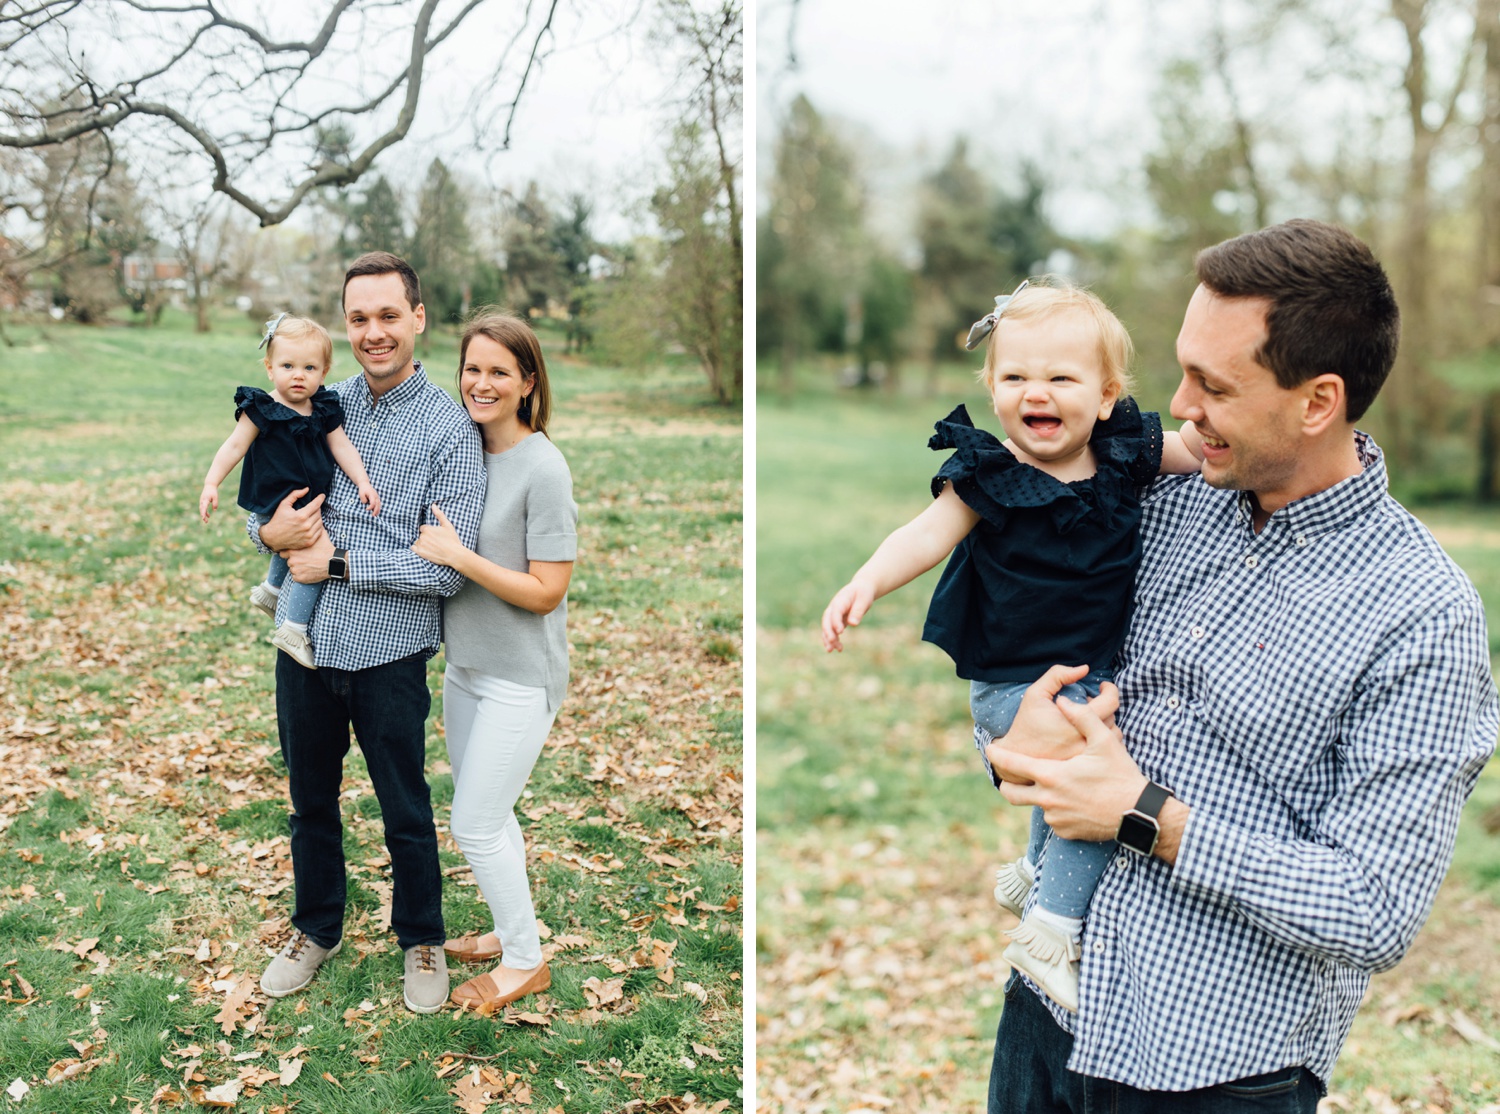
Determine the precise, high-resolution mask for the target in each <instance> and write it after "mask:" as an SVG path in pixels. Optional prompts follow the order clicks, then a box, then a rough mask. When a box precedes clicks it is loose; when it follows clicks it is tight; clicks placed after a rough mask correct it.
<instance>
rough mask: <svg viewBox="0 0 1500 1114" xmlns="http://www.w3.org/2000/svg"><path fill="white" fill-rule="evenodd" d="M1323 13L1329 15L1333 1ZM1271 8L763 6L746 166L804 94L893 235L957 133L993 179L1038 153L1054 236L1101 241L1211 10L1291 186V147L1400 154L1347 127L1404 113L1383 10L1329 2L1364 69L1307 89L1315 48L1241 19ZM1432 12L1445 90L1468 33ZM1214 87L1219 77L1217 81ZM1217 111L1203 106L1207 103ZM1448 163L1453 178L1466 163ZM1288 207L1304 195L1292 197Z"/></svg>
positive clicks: (1167, 1) (1244, 94) (1137, 184)
mask: <svg viewBox="0 0 1500 1114" xmlns="http://www.w3.org/2000/svg"><path fill="white" fill-rule="evenodd" d="M1327 7H1328V8H1329V10H1330V15H1331V14H1332V9H1333V7H1335V5H1327ZM1265 9H1266V5H1264V4H1262V3H1259V2H1257V0H1216V2H1215V3H1211V4H1205V3H1202V2H1201V0H1151V2H1148V0H1007V2H1005V3H995V2H993V0H938V2H929V3H926V4H914V3H912V2H911V0H802V2H801V3H800V4H797V5H795V6H794V5H793V4H792V3H791V0H761V2H760V3H759V5H758V13H759V14H758V20H759V22H758V27H757V51H758V54H757V59H756V76H757V80H758V86H757V89H756V111H757V171H758V173H759V174H760V175H761V177H762V179H764V177H765V176H766V175H767V174H769V172H770V170H771V143H772V140H773V139H774V136H775V133H776V130H777V127H778V125H779V123H780V121H781V120H782V119H783V118H784V113H785V109H786V106H787V105H788V104H790V102H791V101H792V99H793V98H794V97H795V96H796V95H797V94H798V93H805V94H806V95H807V97H808V98H809V100H811V102H812V103H813V105H814V107H816V108H817V109H818V110H819V111H820V112H821V113H823V114H824V115H825V116H831V117H836V118H837V119H838V120H840V121H842V122H843V131H844V134H845V135H846V136H852V137H853V138H854V140H855V147H856V150H857V152H858V154H859V155H860V156H861V157H862V160H863V167H864V171H865V174H866V176H867V181H868V182H869V183H870V185H871V187H872V191H873V198H872V208H873V220H874V222H875V224H876V227H877V228H879V229H881V230H882V231H885V232H887V233H888V234H890V235H891V236H892V237H899V236H900V235H902V234H903V232H902V230H903V229H909V227H910V211H909V210H910V208H911V206H912V204H913V202H914V199H915V197H916V193H917V191H916V188H915V187H916V184H917V182H918V181H919V180H920V178H921V177H922V176H923V175H924V174H926V173H928V172H930V171H931V170H932V169H933V168H934V167H936V166H937V165H938V164H939V163H940V162H941V160H942V159H943V157H944V156H945V155H946V154H947V152H948V151H949V149H950V148H951V145H952V142H953V138H954V137H955V136H956V135H959V134H963V135H966V136H967V137H968V138H969V140H970V150H971V158H972V159H973V161H974V162H975V163H976V164H978V165H979V166H980V167H981V168H982V169H983V170H984V171H985V172H986V173H987V174H988V175H989V176H990V177H991V178H992V179H993V180H996V181H998V182H1000V183H1002V184H1006V185H1013V184H1015V183H1016V182H1017V181H1018V179H1017V177H1016V174H1015V171H1016V168H1017V166H1018V165H1019V163H1020V162H1021V160H1023V159H1030V160H1031V161H1033V162H1035V163H1037V164H1038V165H1039V166H1040V167H1041V168H1042V169H1043V172H1044V174H1045V176H1046V179H1047V182H1048V194H1047V201H1046V204H1047V208H1048V215H1049V217H1050V218H1051V219H1052V221H1053V223H1054V224H1055V225H1056V226H1057V227H1058V228H1059V229H1061V230H1062V231H1063V232H1065V233H1070V234H1076V235H1100V234H1106V233H1108V232H1111V231H1113V230H1115V229H1116V228H1118V227H1119V226H1120V225H1122V224H1126V223H1137V222H1141V221H1146V220H1150V219H1151V217H1152V213H1151V210H1150V208H1149V205H1148V204H1147V199H1146V197H1145V191H1144V185H1145V183H1144V176H1143V172H1142V166H1143V161H1144V158H1145V156H1146V155H1147V154H1148V152H1150V151H1151V150H1152V149H1153V147H1154V146H1155V145H1156V142H1157V138H1156V136H1157V133H1156V123H1155V111H1154V110H1155V107H1156V104H1157V98H1158V97H1159V95H1160V94H1159V88H1160V75H1161V74H1162V72H1163V70H1164V68H1165V67H1166V65H1167V64H1168V63H1169V62H1171V61H1173V60H1176V59H1180V58H1184V57H1192V58H1199V59H1201V58H1202V57H1203V56H1204V54H1205V44H1206V43H1207V42H1208V38H1209V27H1210V25H1211V24H1212V23H1213V22H1214V21H1215V20H1219V21H1222V25H1223V27H1224V29H1225V34H1226V38H1227V40H1228V41H1229V42H1230V44H1231V45H1232V47H1233V49H1234V51H1235V56H1234V80H1235V84H1236V95H1237V96H1238V97H1239V98H1240V100H1241V103H1242V106H1243V107H1244V108H1245V109H1246V111H1247V112H1248V114H1249V116H1250V118H1251V119H1252V120H1254V121H1255V124H1256V126H1257V129H1258V135H1259V138H1260V139H1261V140H1263V141H1266V142H1265V143H1264V145H1263V146H1261V147H1260V148H1258V152H1257V154H1258V158H1259V159H1260V160H1261V161H1262V163H1263V169H1266V170H1267V171H1268V173H1269V174H1271V175H1272V176H1273V180H1278V181H1281V182H1285V181H1286V177H1285V167H1286V165H1288V163H1289V161H1290V160H1291V159H1293V158H1294V157H1295V155H1296V154H1297V152H1298V151H1299V150H1301V151H1307V150H1314V151H1316V150H1317V149H1318V148H1320V147H1321V148H1323V149H1325V150H1326V149H1329V148H1331V147H1333V146H1334V145H1336V144H1337V143H1339V142H1341V141H1349V142H1353V143H1355V144H1356V145H1358V144H1361V143H1364V144H1373V145H1374V146H1375V147H1376V148H1378V149H1381V150H1384V151H1386V152H1387V153H1388V154H1389V155H1390V157H1391V158H1393V159H1399V158H1400V157H1401V154H1400V150H1401V148H1400V146H1399V144H1400V142H1401V133H1400V130H1399V128H1398V129H1396V132H1395V135H1394V142H1392V143H1388V142H1386V137H1385V136H1381V137H1379V138H1378V139H1371V138H1369V137H1367V136H1366V135H1365V134H1363V133H1361V132H1355V131H1351V122H1356V124H1357V126H1358V127H1369V126H1370V125H1369V123H1368V122H1369V121H1370V120H1371V119H1374V118H1376V117H1379V116H1380V115H1381V114H1382V113H1384V114H1385V115H1386V116H1387V117H1388V118H1390V119H1394V120H1397V121H1398V122H1399V120H1400V118H1401V112H1402V106H1401V104H1400V101H1399V98H1398V83H1399V80H1400V73H1401V65H1402V58H1403V57H1404V50H1405V47H1404V44H1403V42H1402V39H1401V34H1400V32H1399V30H1398V29H1397V28H1396V26H1395V22H1394V20H1392V19H1391V18H1390V14H1389V11H1388V9H1386V8H1385V7H1384V5H1382V4H1378V3H1370V4H1360V3H1358V2H1352V3H1349V4H1346V5H1344V7H1343V8H1341V9H1339V10H1340V11H1342V12H1343V17H1342V21H1340V20H1335V23H1336V24H1337V25H1338V26H1339V27H1340V30H1341V31H1343V32H1344V33H1345V34H1350V35H1355V36H1357V38H1356V39H1355V40H1354V45H1353V47H1352V48H1351V49H1350V51H1349V52H1348V56H1347V57H1345V58H1344V59H1342V60H1341V63H1340V64H1341V65H1344V66H1350V65H1355V66H1363V67H1364V68H1365V69H1367V70H1368V71H1369V74H1370V75H1371V76H1370V78H1369V80H1366V81H1353V80H1345V79H1341V78H1338V77H1336V76H1332V75H1331V74H1329V73H1324V74H1323V76H1322V77H1320V78H1318V79H1317V81H1318V83H1317V84H1316V86H1310V85H1308V84H1307V82H1308V81H1309V80H1311V79H1310V78H1309V76H1308V75H1312V74H1315V73H1317V72H1319V71H1320V70H1327V69H1328V68H1329V67H1328V66H1327V65H1326V64H1325V63H1326V61H1327V57H1328V55H1327V45H1326V43H1325V42H1324V41H1323V40H1322V39H1320V38H1319V37H1318V36H1316V35H1314V34H1311V33H1307V32H1306V31H1305V29H1300V30H1299V28H1304V25H1299V24H1297V23H1295V22H1293V21H1291V20H1290V19H1288V20H1285V21H1284V22H1283V33H1282V34H1281V35H1279V36H1278V37H1277V39H1276V40H1275V45H1274V46H1273V47H1271V48H1269V49H1267V50H1265V51H1263V52H1262V51H1260V50H1259V48H1257V47H1255V46H1254V45H1253V44H1252V43H1251V40H1252V39H1253V37H1254V36H1253V34H1252V33H1251V31H1250V28H1251V27H1252V26H1253V24H1254V23H1255V22H1256V21H1259V20H1261V19H1263V18H1264V17H1265V14H1266V12H1265ZM794 10H795V13H796V15H795V23H794V24H792V22H791V20H792V13H793V11H794ZM1433 18H1434V20H1435V21H1436V22H1437V23H1438V26H1437V28H1436V29H1435V31H1434V32H1433V33H1432V34H1431V35H1429V36H1428V38H1427V42H1426V45H1427V48H1428V51H1429V62H1430V66H1431V71H1432V79H1433V81H1434V85H1435V87H1436V88H1437V89H1438V90H1440V91H1441V90H1443V89H1445V88H1446V84H1447V83H1448V82H1449V81H1450V80H1451V76H1450V75H1451V74H1452V73H1454V72H1456V71H1457V68H1458V67H1457V62H1456V53H1455V50H1454V47H1455V45H1462V44H1464V43H1466V42H1467V37H1466V36H1467V33H1468V32H1467V26H1468V25H1467V24H1466V23H1465V20H1464V18H1463V13H1462V12H1450V13H1448V14H1447V15H1446V16H1444V17H1443V19H1442V20H1439V19H1438V16H1434V17H1433ZM1447 24H1451V25H1452V26H1446V25H1447ZM793 54H794V55H795V64H792V60H791V56H792V55H793ZM1351 60H1352V62H1351ZM1211 92H1212V93H1213V94H1215V95H1217V94H1218V93H1219V87H1218V86H1217V85H1216V84H1213V83H1211ZM1217 103H1219V102H1217V101H1214V100H1212V99H1210V100H1209V101H1208V102H1207V111H1210V112H1212V111H1214V110H1215V109H1214V105H1215V104H1217ZM1409 134H1410V133H1409V131H1408V132H1407V133H1406V135H1407V137H1408V138H1409ZM1450 161H1452V160H1450ZM1453 169H1454V172H1455V173H1457V172H1460V171H1462V170H1463V159H1462V158H1460V159H1458V160H1456V162H1455V164H1454V168H1453ZM1278 174H1280V175H1281V178H1280V179H1276V178H1275V177H1274V176H1275V175H1278ZM1283 200H1284V201H1285V203H1286V204H1288V205H1289V206H1292V207H1295V205H1296V204H1297V203H1298V202H1297V199H1296V197H1295V196H1294V195H1293V194H1292V193H1291V191H1290V190H1286V191H1283ZM1290 215H1294V214H1293V213H1291V212H1286V213H1281V212H1278V213H1274V214H1273V217H1274V219H1283V218H1284V217H1286V216H1290Z"/></svg>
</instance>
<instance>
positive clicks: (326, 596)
mask: <svg viewBox="0 0 1500 1114" xmlns="http://www.w3.org/2000/svg"><path fill="white" fill-rule="evenodd" d="M329 389H330V390H332V391H334V392H336V393H337V394H338V396H339V401H340V402H341V403H342V404H343V407H344V432H345V433H347V434H348V435H349V440H350V441H352V442H353V443H354V447H355V448H356V449H358V450H359V456H360V459H361V460H362V461H364V465H365V471H367V472H369V473H370V482H371V483H373V484H374V485H375V490H376V491H378V492H379V493H380V514H379V515H378V516H372V515H371V514H370V509H369V508H368V507H366V506H365V505H364V504H363V503H361V502H360V501H359V492H358V491H357V490H356V489H355V486H354V483H353V481H351V480H350V479H349V477H348V476H346V475H344V473H343V470H342V469H335V470H334V473H333V487H332V488H331V489H330V491H329V493H328V498H327V500H326V501H325V502H324V503H323V528H324V529H325V530H326V531H327V532H328V537H329V538H330V539H331V540H332V542H333V544H334V545H335V546H336V547H338V548H340V549H347V550H348V551H349V580H348V582H347V583H346V582H344V581H342V580H328V581H324V582H323V591H322V593H321V594H320V595H319V597H318V609H317V611H316V612H315V613H314V614H313V619H312V622H311V623H310V624H309V625H308V638H309V639H310V640H311V642H312V645H313V655H314V657H315V658H316V659H317V662H318V665H320V666H328V667H332V668H335V669H368V668H370V667H371V666H375V665H384V664H385V663H387V662H392V661H396V660H398V659H400V658H404V657H409V656H411V655H413V654H423V655H425V656H427V657H431V656H432V655H433V654H435V653H437V650H438V646H439V645H440V644H441V642H442V639H443V612H442V599H443V597H444V596H451V595H453V593H455V592H457V591H458V590H459V588H460V587H462V586H463V582H464V581H463V577H462V576H460V575H459V574H458V573H457V572H455V571H454V570H453V569H449V568H444V567H442V566H441V565H434V564H432V563H431V562H429V561H425V560H423V559H422V558H421V557H418V556H417V555H416V554H415V553H413V552H412V551H411V545H412V543H413V542H415V541H416V540H417V533H418V531H419V529H420V528H421V526H422V524H423V523H432V524H436V522H437V518H436V517H435V516H434V515H433V514H432V511H431V507H432V505H433V504H434V503H436V504H437V505H438V506H439V507H441V508H442V510H443V513H444V514H445V515H447V516H448V520H449V521H450V522H452V523H453V527H454V529H456V530H457V531H458V535H459V537H460V538H462V539H463V542H464V544H465V545H467V546H468V547H469V548H471V549H472V548H474V546H475V545H476V544H477V543H478V539H479V517H480V514H481V513H482V512H483V510H484V483H485V473H484V463H483V457H482V455H481V453H480V448H479V432H478V430H477V429H476V428H475V426H474V423H473V422H472V421H470V419H469V416H468V414H466V413H465V412H464V410H463V408H462V407H460V406H459V405H458V404H457V403H456V402H454V401H453V399H452V398H451V397H450V396H449V395H448V393H447V392H446V391H444V390H443V389H442V388H441V387H438V386H435V385H434V384H432V383H430V382H428V380H427V376H426V374H425V373H424V372H423V370H422V365H421V364H420V363H418V364H417V370H416V373H415V374H413V375H412V376H411V377H409V378H408V379H406V380H405V381H404V382H402V383H400V384H398V385H397V386H395V387H392V388H391V389H390V390H388V391H386V392H385V394H383V395H381V396H380V398H379V399H378V400H377V399H376V398H375V396H374V395H372V394H371V393H370V388H369V384H367V383H366V382H365V377H364V376H363V375H356V376H354V377H353V378H352V379H346V380H344V381H343V382H342V383H335V384H333V385H332V387H330V388H329ZM248 528H249V530H250V535H251V537H252V538H254V539H255V540H256V543H257V544H259V528H258V526H257V524H256V521H255V519H254V517H252V518H251V519H250V521H249V526H248ZM262 548H264V547H262ZM282 595H283V598H282V602H281V604H280V608H285V606H286V601H285V597H286V593H283V594H282ZM282 617H283V616H282V615H281V614H280V613H278V616H277V618H278V620H279V619H281V618H282Z"/></svg>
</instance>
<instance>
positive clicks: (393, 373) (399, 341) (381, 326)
mask: <svg viewBox="0 0 1500 1114" xmlns="http://www.w3.org/2000/svg"><path fill="white" fill-rule="evenodd" d="M426 324H427V311H426V308H425V307H424V306H420V305H419V306H417V307H416V308H415V309H413V308H412V306H411V304H410V303H409V302H408V301H407V300H406V287H405V286H404V285H403V284H402V282H401V276H400V275H398V274H396V273H395V272H391V273H390V274H384V275H359V276H357V277H355V278H352V279H350V280H349V284H348V285H347V286H345V287H344V328H345V330H346V331H347V332H348V334H349V346H350V347H351V348H352V349H353V350H354V358H355V359H356V360H358V361H359V366H360V367H362V368H364V370H365V378H366V379H367V380H368V381H369V383H370V386H371V387H372V388H373V389H374V390H376V391H377V392H378V391H381V390H383V389H385V388H386V387H394V386H395V385H396V384H397V383H399V382H401V380H403V379H405V378H406V376H407V375H408V374H410V372H411V370H412V353H413V352H415V351H416V346H417V334H418V333H420V332H421V331H422V330H423V328H425V327H426Z"/></svg>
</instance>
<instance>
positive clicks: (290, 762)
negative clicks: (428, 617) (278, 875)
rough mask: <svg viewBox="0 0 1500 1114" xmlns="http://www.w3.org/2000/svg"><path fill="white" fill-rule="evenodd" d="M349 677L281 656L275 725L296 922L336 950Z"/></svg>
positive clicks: (341, 912) (340, 919)
mask: <svg viewBox="0 0 1500 1114" xmlns="http://www.w3.org/2000/svg"><path fill="white" fill-rule="evenodd" d="M348 676H349V674H347V673H343V672H342V671H341V670H331V669H304V668H303V667H302V666H300V665H298V664H297V663H296V662H295V661H293V660H292V659H291V658H290V657H288V656H287V655H286V654H284V653H278V654H277V655H276V723H277V730H278V732H279V733H280V736H281V757H282V759H283V760H284V761H285V762H286V769H287V780H288V783H289V785H290V789H291V798H292V815H291V829H292V870H293V876H294V879H295V883H296V908H295V911H294V912H293V913H292V924H293V925H294V926H295V927H296V928H297V929H298V930H300V931H301V932H304V933H306V934H307V935H308V936H309V937H311V938H312V941H313V943H315V944H317V945H319V946H320V947H323V948H331V947H333V946H334V945H335V944H337V943H338V942H339V940H340V939H341V938H342V936H343V934H344V830H343V824H342V821H341V820H340V818H339V782H340V781H341V780H342V778H343V773H344V755H346V754H348V753H349V715H348V712H347V711H346V709H345V704H344V701H343V699H341V698H340V695H341V694H339V692H338V689H339V688H340V687H342V685H341V682H343V679H344V678H347V677H348Z"/></svg>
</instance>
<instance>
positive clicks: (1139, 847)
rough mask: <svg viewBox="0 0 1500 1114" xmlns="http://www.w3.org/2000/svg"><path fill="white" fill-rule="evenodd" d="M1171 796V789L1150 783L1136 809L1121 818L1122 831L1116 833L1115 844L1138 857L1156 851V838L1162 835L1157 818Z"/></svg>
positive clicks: (1136, 804) (1147, 784)
mask: <svg viewBox="0 0 1500 1114" xmlns="http://www.w3.org/2000/svg"><path fill="white" fill-rule="evenodd" d="M1170 796H1172V791H1171V790H1170V789H1167V788H1165V787H1164V786H1161V785H1157V784H1156V782H1154V781H1148V782H1147V783H1146V788H1145V789H1143V790H1141V796H1140V799H1139V800H1137V801H1136V802H1135V807H1134V808H1133V809H1131V810H1130V811H1128V812H1127V813H1125V815H1124V816H1122V817H1120V830H1119V831H1117V832H1116V833H1115V842H1116V843H1118V844H1119V845H1120V846H1121V847H1123V848H1125V849H1126V850H1127V851H1134V852H1135V853H1136V854H1137V855H1142V856H1146V855H1150V854H1151V852H1153V851H1155V850H1156V838H1157V836H1159V835H1160V834H1161V822H1160V821H1159V820H1158V819H1157V817H1158V816H1159V815H1160V814H1161V808H1162V805H1164V804H1166V803H1167V798H1169V797H1170Z"/></svg>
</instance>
